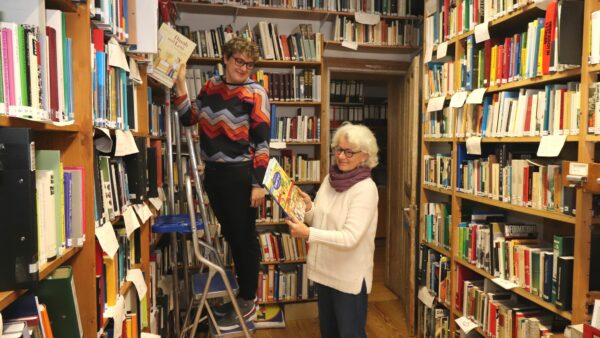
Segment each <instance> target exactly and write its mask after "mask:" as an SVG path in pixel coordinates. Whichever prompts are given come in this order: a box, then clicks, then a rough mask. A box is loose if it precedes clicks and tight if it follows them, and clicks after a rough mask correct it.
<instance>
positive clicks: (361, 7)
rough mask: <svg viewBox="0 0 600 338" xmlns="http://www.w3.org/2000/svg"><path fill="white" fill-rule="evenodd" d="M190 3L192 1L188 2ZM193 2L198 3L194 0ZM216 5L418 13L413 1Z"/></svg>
mask: <svg viewBox="0 0 600 338" xmlns="http://www.w3.org/2000/svg"><path fill="white" fill-rule="evenodd" d="M188 1H190V0H188ZM191 2H197V1H195V0H192V1H191ZM210 3H214V4H229V5H241V6H248V7H275V8H288V9H320V10H326V11H339V12H359V11H360V12H367V13H371V14H382V15H398V16H404V15H410V14H411V13H413V14H414V13H416V12H417V11H416V9H415V8H414V5H416V4H417V3H416V2H414V3H413V1H412V0H374V1H369V2H361V1H358V0H241V1H239V0H238V1H230V0H211V1H210Z"/></svg>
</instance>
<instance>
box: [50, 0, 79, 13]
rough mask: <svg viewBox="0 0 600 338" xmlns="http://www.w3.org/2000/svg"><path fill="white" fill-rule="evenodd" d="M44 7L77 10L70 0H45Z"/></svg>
mask: <svg viewBox="0 0 600 338" xmlns="http://www.w3.org/2000/svg"><path fill="white" fill-rule="evenodd" d="M46 8H48V9H58V10H60V11H63V12H70V13H75V12H77V4H75V3H74V2H72V1H70V0H46Z"/></svg>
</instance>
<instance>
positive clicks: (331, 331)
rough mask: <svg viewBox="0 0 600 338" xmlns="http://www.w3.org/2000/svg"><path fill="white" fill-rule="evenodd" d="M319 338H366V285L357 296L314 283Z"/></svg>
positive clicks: (364, 284)
mask: <svg viewBox="0 0 600 338" xmlns="http://www.w3.org/2000/svg"><path fill="white" fill-rule="evenodd" d="M315 285H316V288H317V295H318V299H319V300H318V302H319V322H320V327H321V338H366V337H367V332H366V330H365V327H366V324H367V307H368V304H367V285H366V283H365V281H364V280H363V285H362V289H361V290H360V293H359V294H357V295H353V294H350V293H345V292H341V291H338V290H336V289H333V288H330V287H328V286H325V285H322V284H319V283H315Z"/></svg>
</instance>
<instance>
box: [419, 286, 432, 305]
mask: <svg viewBox="0 0 600 338" xmlns="http://www.w3.org/2000/svg"><path fill="white" fill-rule="evenodd" d="M418 297H419V300H420V301H421V302H423V304H425V306H427V307H428V308H430V309H431V307H432V306H433V301H434V300H435V296H433V295H432V294H431V293H430V292H429V290H427V287H426V286H423V287H421V288H420V289H419V295H418Z"/></svg>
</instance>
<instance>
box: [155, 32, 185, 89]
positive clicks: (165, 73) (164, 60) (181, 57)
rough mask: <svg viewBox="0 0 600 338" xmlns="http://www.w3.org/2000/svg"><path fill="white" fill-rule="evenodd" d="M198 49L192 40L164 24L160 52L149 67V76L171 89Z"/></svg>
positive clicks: (159, 33) (159, 35) (159, 39)
mask: <svg viewBox="0 0 600 338" xmlns="http://www.w3.org/2000/svg"><path fill="white" fill-rule="evenodd" d="M194 48H196V44H195V43H194V42H192V40H190V39H188V38H186V37H185V36H183V35H182V34H181V33H179V32H177V31H176V30H175V29H173V28H171V27H170V26H168V25H165V24H164V23H163V24H162V25H161V26H160V29H159V30H158V52H157V53H156V54H155V55H154V58H153V59H152V63H151V64H150V66H149V67H148V75H149V76H150V77H152V78H153V79H155V80H157V81H158V82H160V83H162V84H163V85H165V86H167V87H169V88H171V87H173V83H174V82H175V79H176V78H177V74H178V73H179V69H181V65H183V64H185V63H186V62H187V60H188V59H189V58H190V55H192V52H193V51H194Z"/></svg>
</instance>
